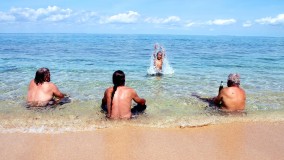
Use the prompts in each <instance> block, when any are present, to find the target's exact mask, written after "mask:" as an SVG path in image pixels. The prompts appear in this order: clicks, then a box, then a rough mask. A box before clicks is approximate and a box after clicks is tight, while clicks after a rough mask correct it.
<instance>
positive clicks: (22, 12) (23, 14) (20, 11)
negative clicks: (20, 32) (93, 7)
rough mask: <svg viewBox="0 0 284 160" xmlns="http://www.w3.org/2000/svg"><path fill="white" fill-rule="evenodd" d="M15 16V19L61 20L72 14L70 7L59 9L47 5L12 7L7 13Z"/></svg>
mask: <svg viewBox="0 0 284 160" xmlns="http://www.w3.org/2000/svg"><path fill="white" fill-rule="evenodd" d="M8 14H9V15H11V16H14V17H15V20H16V21H40V20H47V21H61V20H64V19H66V18H68V17H70V15H71V14H72V10H71V9H68V8H67V9H61V8H59V7H57V6H48V7H47V8H39V9H32V8H12V9H11V10H10V12H9V13H8Z"/></svg>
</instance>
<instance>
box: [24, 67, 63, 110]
mask: <svg viewBox="0 0 284 160" xmlns="http://www.w3.org/2000/svg"><path fill="white" fill-rule="evenodd" d="M55 98H56V99H55ZM62 98H64V94H63V93H61V92H60V91H59V89H58V88H57V86H56V85H55V84H53V83H52V82H50V72H49V69H48V68H40V69H38V70H37V71H36V74H35V78H34V79H33V80H31V81H30V84H29V88H28V96H27V104H28V106H30V107H44V106H47V105H53V104H56V103H57V102H59V101H60V100H61V99H62Z"/></svg>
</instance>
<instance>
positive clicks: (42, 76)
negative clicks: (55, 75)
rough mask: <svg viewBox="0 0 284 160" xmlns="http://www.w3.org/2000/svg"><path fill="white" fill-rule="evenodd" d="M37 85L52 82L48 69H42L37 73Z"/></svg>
mask: <svg viewBox="0 0 284 160" xmlns="http://www.w3.org/2000/svg"><path fill="white" fill-rule="evenodd" d="M34 81H35V83H36V84H37V85H38V84H42V83H43V82H50V72H49V69H48V68H40V69H38V70H37V71H36V75H35V79H34Z"/></svg>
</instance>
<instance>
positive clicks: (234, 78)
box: [227, 73, 240, 87]
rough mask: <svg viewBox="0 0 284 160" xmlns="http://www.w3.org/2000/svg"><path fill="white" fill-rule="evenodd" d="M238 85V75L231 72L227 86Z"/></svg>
mask: <svg viewBox="0 0 284 160" xmlns="http://www.w3.org/2000/svg"><path fill="white" fill-rule="evenodd" d="M239 85H240V75H239V74H238V73H231V74H229V76H228V81H227V86H228V87H231V86H239Z"/></svg>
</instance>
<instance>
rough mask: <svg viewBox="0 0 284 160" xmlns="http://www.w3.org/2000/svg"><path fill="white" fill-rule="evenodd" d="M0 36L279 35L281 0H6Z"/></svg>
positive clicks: (0, 10)
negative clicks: (35, 34) (81, 34)
mask: <svg viewBox="0 0 284 160" xmlns="http://www.w3.org/2000/svg"><path fill="white" fill-rule="evenodd" d="M0 32H1V33H103V34H105V33H115V34H183V35H236V36H284V0H163V1H162V0H160V1H159V0H151V1H150V0H116V1H115V0H101V1H99V0H84V1H83V0H82V1H79V0H48V1H47V0H42V1H39V0H9V1H3V2H1V5H0Z"/></svg>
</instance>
